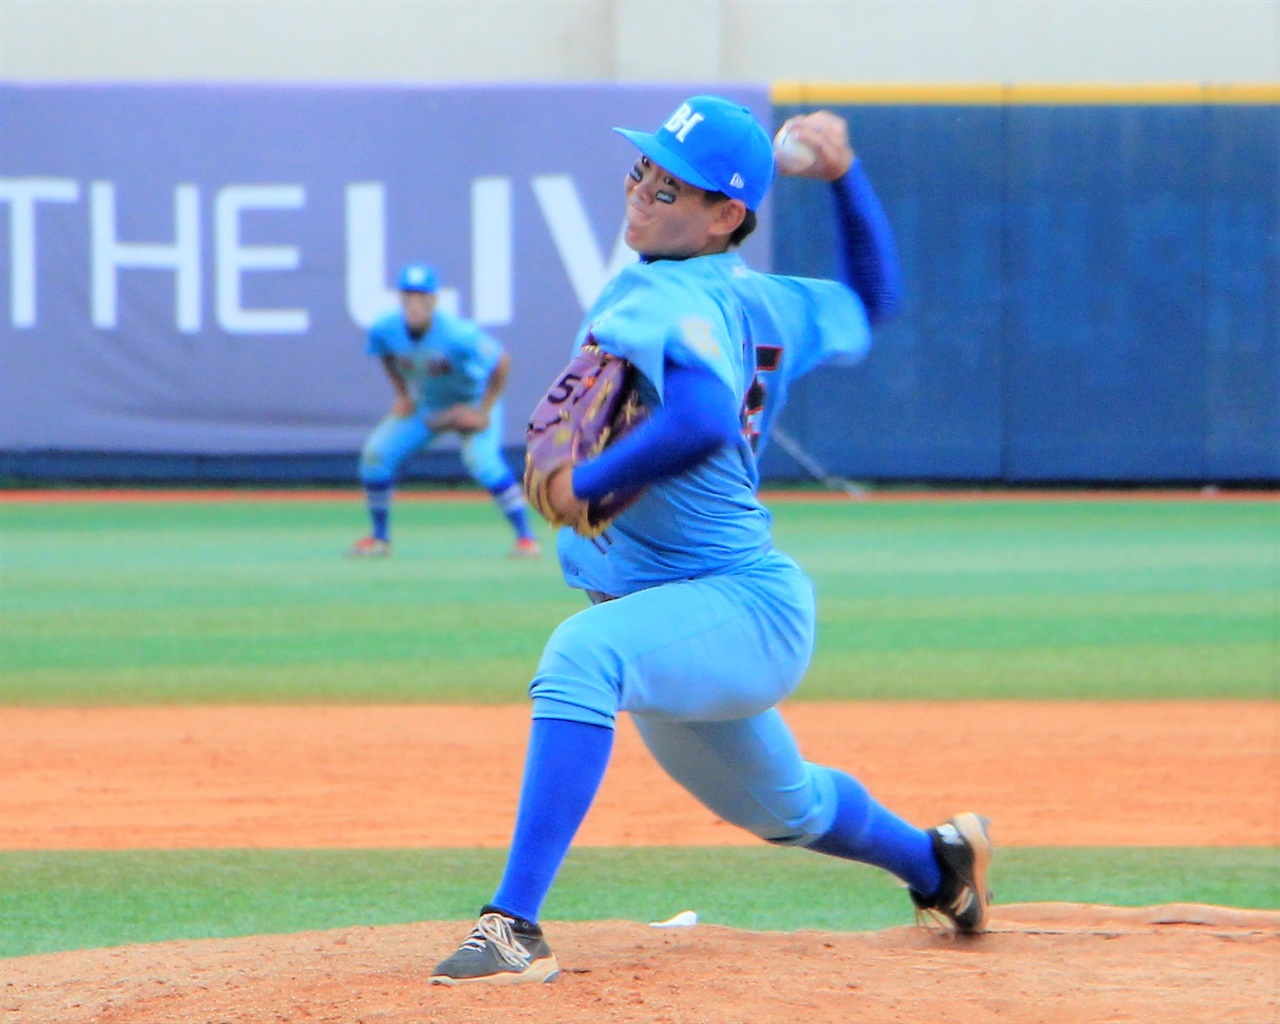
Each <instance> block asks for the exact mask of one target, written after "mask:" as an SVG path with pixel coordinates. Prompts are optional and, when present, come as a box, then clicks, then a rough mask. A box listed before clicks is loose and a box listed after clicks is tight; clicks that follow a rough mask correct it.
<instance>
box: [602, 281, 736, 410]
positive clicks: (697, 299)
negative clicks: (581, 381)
mask: <svg viewBox="0 0 1280 1024" xmlns="http://www.w3.org/2000/svg"><path fill="white" fill-rule="evenodd" d="M691 269H692V268H690V267H687V266H686V267H681V268H678V269H676V270H675V272H672V271H673V268H665V267H663V266H662V265H660V264H649V265H645V264H633V265H632V266H630V267H628V268H626V269H625V270H623V271H622V274H624V275H626V274H629V275H631V276H632V277H633V280H632V281H630V282H628V287H627V288H626V289H625V292H624V297H623V298H622V299H621V301H619V302H618V303H616V304H615V305H611V306H609V307H608V308H607V309H606V310H604V312H603V314H602V315H601V316H600V317H599V318H598V319H596V320H595V321H593V322H592V323H591V324H589V325H588V333H587V340H593V341H595V342H596V343H597V344H598V345H599V346H600V347H601V348H602V349H604V350H605V351H606V352H611V353H612V354H613V355H616V356H621V357H622V358H623V359H626V360H627V361H628V362H629V363H631V364H632V365H633V366H634V367H635V368H636V369H637V370H638V371H639V372H640V373H641V374H643V375H644V377H645V378H646V379H647V380H648V382H649V384H650V385H651V386H652V388H653V390H654V391H655V392H656V395H657V399H658V400H659V401H662V396H663V391H664V373H665V367H666V364H667V363H674V364H676V365H680V366H704V367H707V368H708V369H710V370H711V371H712V372H713V373H714V374H715V375H716V376H717V377H718V378H720V379H721V380H722V381H724V383H725V384H727V385H728V386H729V388H730V390H731V391H732V392H733V393H734V394H738V395H741V394H742V393H743V391H744V388H745V381H744V380H743V376H742V359H741V353H740V352H739V351H736V350H735V348H734V343H733V341H732V339H731V336H730V330H729V325H728V315H729V314H728V313H727V311H726V309H725V307H724V305H723V304H722V303H721V302H719V301H717V299H716V296H715V294H714V292H713V291H709V290H707V289H705V288H701V287H699V286H698V281H697V280H692V279H691V275H690V273H689V271H690V270H691ZM620 276H621V275H620Z"/></svg>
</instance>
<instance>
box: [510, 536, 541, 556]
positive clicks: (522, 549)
mask: <svg viewBox="0 0 1280 1024" xmlns="http://www.w3.org/2000/svg"><path fill="white" fill-rule="evenodd" d="M510 557H512V558H541V557H542V548H541V546H540V545H539V544H538V542H537V541H536V540H534V539H533V538H532V537H521V538H520V539H519V540H517V541H516V543H515V546H514V547H512V549H511V552H510Z"/></svg>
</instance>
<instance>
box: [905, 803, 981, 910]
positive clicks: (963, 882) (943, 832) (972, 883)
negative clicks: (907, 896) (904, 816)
mask: <svg viewBox="0 0 1280 1024" xmlns="http://www.w3.org/2000/svg"><path fill="white" fill-rule="evenodd" d="M987 824H988V822H987V819H986V818H980V817H978V815H976V814H973V813H972V812H970V811H965V812H964V813H963V814H957V815H956V816H955V817H954V818H952V819H951V820H950V821H947V822H944V823H943V824H941V825H939V826H938V827H937V828H931V829H929V838H930V839H932V840H933V855H934V856H935V857H937V858H938V866H939V867H940V868H941V869H942V884H941V885H940V886H939V887H938V891H937V893H935V894H934V895H933V896H922V895H921V894H920V893H918V892H916V891H915V890H914V889H912V890H910V892H911V900H912V902H913V903H915V905H916V910H917V918H918V917H919V916H920V915H919V912H920V911H924V912H925V913H928V914H929V915H930V916H932V917H933V918H934V919H935V920H936V919H939V916H941V918H945V919H946V920H947V921H949V922H950V924H951V926H952V928H953V929H954V930H955V931H956V933H958V934H962V935H973V934H976V933H978V932H981V931H983V930H985V929H986V926H987V907H988V905H989V904H990V903H991V892H990V890H989V889H988V888H987V865H988V864H989V863H990V862H991V851H992V845H991V837H990V836H988V835H987Z"/></svg>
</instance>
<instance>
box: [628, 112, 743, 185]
mask: <svg viewBox="0 0 1280 1024" xmlns="http://www.w3.org/2000/svg"><path fill="white" fill-rule="evenodd" d="M614 131H615V132H617V133H618V134H619V135H621V136H622V137H623V138H624V139H626V140H627V141H628V142H630V143H631V144H632V145H633V146H635V147H636V149H638V150H640V152H641V153H643V154H644V155H645V156H647V157H648V158H649V159H650V160H652V161H653V162H654V163H655V164H657V165H658V166H659V167H662V168H664V169H666V170H668V171H670V172H671V173H672V174H674V175H675V176H676V177H677V178H679V179H680V180H681V181H687V182H688V183H689V184H690V185H696V186H697V187H698V188H700V189H705V190H706V191H707V192H719V191H720V186H719V185H716V184H715V183H713V182H711V181H709V180H708V179H707V178H705V177H703V176H702V175H701V174H699V173H698V172H697V171H695V170H694V169H693V167H692V166H691V165H690V164H689V163H688V162H687V161H686V160H685V159H684V158H683V157H681V156H680V154H679V153H677V152H676V151H675V150H673V149H671V148H669V147H668V146H664V145H663V144H662V142H661V140H660V139H659V138H658V137H657V136H656V135H654V134H652V133H651V132H637V131H632V130H631V129H630V128H615V129H614Z"/></svg>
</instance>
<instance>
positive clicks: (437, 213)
mask: <svg viewBox="0 0 1280 1024" xmlns="http://www.w3.org/2000/svg"><path fill="white" fill-rule="evenodd" d="M700 88H709V87H699V86H691V85H689V84H685V85H676V86H670V85H668V86H619V85H597V86H541V87H528V86H526V87H521V88H514V87H507V86H487V87H479V86H477V87H455V88H446V87H423V86H351V87H334V86H314V87H311V86H308V87H296V86H295V87H285V86H232V85H221V86H214V85H206V86H200V85H187V86H174V85H170V86H124V85H115V86H108V85H102V86H87V85H86V86H52V85H51V86H39V85H28V86H15V85H0V139H4V140H5V141H4V142H3V143H0V221H7V238H8V245H7V246H4V247H3V248H0V310H2V311H3V317H2V318H0V329H2V332H0V473H3V474H5V475H8V476H15V475H16V476H23V477H28V478H47V477H59V476H62V477H89V476H91V477H98V478H101V477H107V476H124V477H131V478H135V479H137V478H164V479H197V480H199V479H225V478H228V477H238V478H244V479H256V480H280V479H299V478H306V479H321V480H345V479H350V478H351V477H352V474H353V472H354V463H355V452H356V451H357V450H358V447H359V444H360V442H361V440H362V439H363V436H364V434H365V433H366V432H367V430H368V429H369V428H370V427H371V426H372V424H373V422H374V421H375V420H376V418H377V417H378V416H379V415H380V414H381V413H382V412H383V411H384V410H385V408H386V405H387V401H388V394H387V389H386V384H385V382H384V381H383V380H382V378H381V376H380V371H379V369H378V368H377V366H376V365H375V364H373V363H372V361H370V360H368V359H367V358H366V357H365V356H364V355H363V352H362V349H363V331H364V328H365V326H366V325H367V323H368V322H369V320H370V319H371V318H372V317H373V316H374V315H376V312H377V311H378V310H380V309H381V308H383V307H384V306H385V305H386V304H387V303H388V302H390V301H392V300H393V298H394V296H393V295H392V294H391V293H390V292H389V291H388V288H387V282H388V281H389V280H390V275H391V274H392V272H393V270H394V267H395V266H396V265H397V264H398V263H400V262H403V261H404V260H407V259H413V258H424V257H425V258H428V259H431V260H433V261H435V262H437V263H438V264H440V265H441V268H442V270H443V272H444V274H443V276H444V279H445V281H446V284H448V285H449V291H448V292H447V293H446V295H445V296H444V301H446V302H447V303H448V304H451V305H453V306H454V307H455V308H457V309H459V310H460V311H461V312H463V313H465V314H468V315H471V316H475V317H476V318H477V319H478V320H480V322H481V323H483V324H484V325H485V326H486V327H487V328H488V329H490V330H491V331H492V332H493V333H494V334H495V335H496V336H498V337H499V338H500V340H502V341H503V342H504V343H505V344H507V345H508V347H509V348H511V349H512V351H513V354H514V355H515V357H516V366H517V369H518V373H517V376H516V379H515V380H514V382H513V384H512V393H511V396H510V399H509V402H508V405H509V410H508V415H507V442H508V443H509V445H510V446H511V447H510V454H511V457H512V461H513V462H516V461H517V460H518V459H519V457H520V452H519V442H520V437H521V428H522V419H523V416H524V414H525V412H526V411H527V409H528V408H530V407H531V406H532V402H533V400H534V399H535V398H536V396H537V393H538V392H539V391H540V389H541V387H542V385H543V384H544V383H545V382H546V380H548V379H549V378H550V377H551V375H552V374H553V373H554V372H555V370H556V369H558V368H559V366H560V365H561V364H562V363H563V361H564V357H565V354H566V353H565V345H566V344H567V340H568V339H569V338H571V336H572V333H573V328H574V326H576V323H577V321H578V319H579V318H580V316H581V311H582V309H583V308H584V307H585V305H586V304H587V303H589V301H590V299H591V298H592V297H593V295H594V293H595V291H596V290H598V288H599V286H600V284H601V283H602V282H603V280H604V278H605V277H606V276H607V274H608V272H609V271H610V270H611V269H613V268H616V267H617V266H618V265H620V261H623V260H626V259H628V258H630V257H629V254H628V253H627V252H626V251H625V249H624V248H623V247H621V246H620V245H619V243H618V240H617V239H618V231H619V225H620V214H619V204H618V193H619V183H620V178H621V171H620V170H619V169H620V168H624V167H625V165H626V162H627V160H628V159H629V150H628V147H627V145H626V144H625V143H624V142H622V141H621V140H618V139H617V138H616V136H613V135H612V133H610V132H609V131H608V128H609V126H610V125H612V124H614V123H623V124H634V125H639V126H648V125H650V124H652V123H656V122H657V121H658V120H660V119H661V117H662V116H664V115H665V113H666V112H668V111H669V109H670V108H671V107H672V106H673V105H674V104H675V102H676V101H677V100H678V99H679V98H680V97H681V96H682V95H684V94H685V93H687V92H689V91H690V90H691V89H700ZM715 88H717V89H718V91H728V92H730V93H732V94H734V95H737V96H739V98H741V99H742V100H743V101H744V102H747V103H749V104H750V105H752V106H753V108H754V109H756V111H757V113H758V114H759V116H761V117H762V119H765V120H768V119H770V118H771V117H772V119H773V120H774V121H775V122H780V121H781V120H782V119H783V118H785V117H786V116H787V115H788V114H790V113H792V112H795V111H797V110H805V109H812V108H813V107H814V106H817V105H825V106H834V107H835V108H836V109H839V110H840V111H841V112H842V113H844V114H845V115H846V116H848V117H849V119H850V124H851V127H852V132H853V137H854V143H855V146H856V148H857V149H858V152H859V153H860V155H861V156H862V157H863V159H864V160H865V162H866V165H867V167H868V169H869V170H870V172H871V175H872V177H873V179H874V181H875V182H876V184H877V187H878V189H879V191H880V193H881V195H882V198H883V199H884V201H885V204H886V206H887V207H888V210H889V214H890V219H891V220H892V222H893V224H894V227H895V231H896V234H897V238H898V242H899V246H900V248H901V252H902V258H903V265H904V270H905V276H906V288H907V303H906V308H905V310H904V313H903V315H902V316H901V317H900V318H898V319H897V320H896V321H895V322H893V323H892V324H890V325H887V326H885V327H884V328H882V329H880V330H879V331H878V332H877V334H876V341H875V345H874V346H873V350H872V354H871V356H870V357H869V359H868V360H867V361H866V362H865V363H864V364H863V365H862V366H861V367H858V368H854V369H851V370H839V371H823V372H821V373H819V374H816V375H815V376H814V377H812V378H811V379H809V380H808V381H805V382H802V384H801V385H800V386H798V387H797V388H796V389H795V390H794V391H793V398H792V402H791V405H790V407H789V408H788V410H787V413H786V414H785V416H784V418H783V421H782V423H783V425H784V426H785V427H787V428H788V430H789V432H790V433H791V434H792V435H793V436H795V437H796V438H797V440H799V441H800V442H801V444H802V445H804V447H805V448H806V449H807V450H808V451H809V452H810V453H811V454H812V455H813V456H815V457H816V458H817V459H818V461H820V462H822V463H825V464H826V465H827V467H828V468H829V469H830V470H832V471H834V472H839V473H842V474H845V475H849V476H853V477H857V478H861V479H868V480H884V481H890V480H955V481H980V482H988V481H989V482H1004V483H1020V482H1033V481H1038V482H1044V481H1114V482H1152V481H1170V482H1194V481H1204V482H1217V481H1221V482H1231V481H1245V480H1248V481H1267V480H1272V481H1273V480H1277V479H1280V309H1278V306H1280V155H1278V154H1280V87H1274V86H1269V87H1258V88H1249V87H1230V88H1226V87H1220V88H1217V89H1213V88H1207V87H1206V88H1202V87H1186V88H1145V89H1144V88H1130V89H1115V88H1113V89H1090V88H1082V87H1077V88H1072V89H1065V88H1063V89H1035V88H1031V87H1017V88H998V87H975V88H964V89H954V88H932V87H931V88H921V89H918V90H904V89H901V88H896V89H895V88H881V89H847V88H841V87H834V86H801V85H792V84H778V85H775V86H774V87H773V90H772V102H773V107H772V110H771V109H770V98H771V97H770V93H769V92H768V91H767V90H765V89H764V88H763V87H740V88H733V89H728V90H726V89H725V88H724V87H715ZM424 126H425V130H424ZM494 126H502V127H503V129H504V130H503V131H502V132H500V133H496V132H494V131H493V128H494ZM587 138H590V139H591V140H593V141H592V142H591V144H590V145H586V144H584V142H583V140H584V139H587ZM828 202H829V200H828V198H827V196H826V194H825V189H823V188H822V187H820V186H816V185H815V184H814V183H812V182H794V181H784V182H782V183H780V185H779V187H778V189H777V190H776V194H775V196H774V198H773V200H772V202H771V206H770V207H769V209H768V210H766V211H765V213H766V215H765V217H764V218H763V220H764V221H765V224H766V228H765V230H763V231H762V232H761V233H760V234H759V236H758V237H756V238H753V239H752V240H751V241H750V242H749V243H748V247H747V253H746V255H747V256H748V258H749V260H750V261H751V262H752V263H753V264H754V265H755V266H757V267H760V268H762V269H764V268H767V267H768V266H769V264H770V262H771V261H772V264H773V267H774V269H776V270H780V271H784V272H789V273H800V274H822V275H825V274H828V273H830V272H832V270H833V268H834V249H833V246H832V239H831V232H830V225H829V212H828V209H827V203H828ZM770 225H772V229H773V230H772V236H770V232H769V230H768V228H769V226H770ZM0 230H2V228H0ZM764 469H765V472H766V475H768V476H770V477H773V478H785V477H793V476H799V475H802V471H801V470H800V468H799V466H798V465H797V464H796V463H795V462H793V461H792V460H791V459H790V458H789V457H788V456H787V455H786V454H785V453H784V452H783V451H782V450H781V449H780V448H778V447H777V446H775V447H774V448H773V449H771V451H770V452H769V453H768V454H767V455H766V460H765V465H764ZM459 472H460V464H459V462H458V459H457V456H456V453H454V452H453V451H450V450H446V451H443V452H438V453H431V454H429V455H427V456H425V457H424V458H422V459H420V460H418V462H417V463H415V465H414V468H413V473H414V475H425V476H456V475H457V474H458V473H459Z"/></svg>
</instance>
